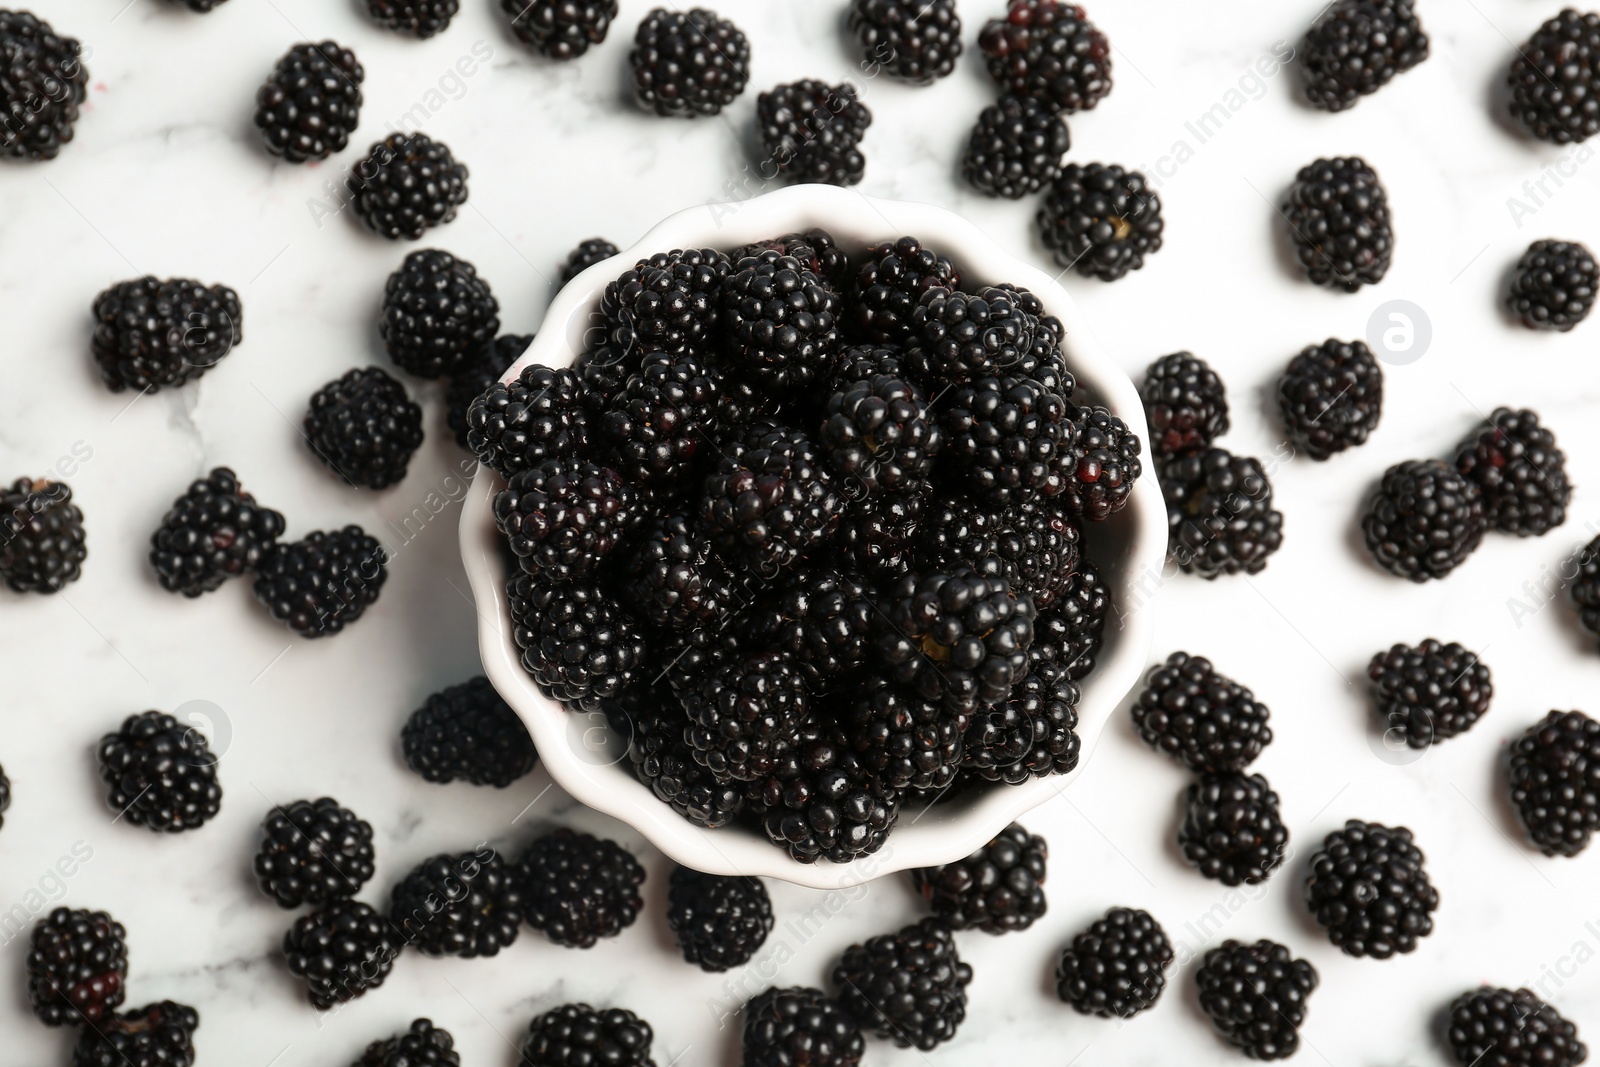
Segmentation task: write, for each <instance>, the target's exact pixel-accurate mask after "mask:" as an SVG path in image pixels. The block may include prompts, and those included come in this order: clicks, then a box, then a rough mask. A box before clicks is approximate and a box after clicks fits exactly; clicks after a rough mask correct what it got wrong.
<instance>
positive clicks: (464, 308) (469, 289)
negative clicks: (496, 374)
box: [379, 248, 500, 378]
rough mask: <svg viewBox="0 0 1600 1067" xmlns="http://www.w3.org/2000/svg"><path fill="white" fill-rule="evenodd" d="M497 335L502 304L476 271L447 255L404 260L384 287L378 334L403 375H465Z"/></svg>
mask: <svg viewBox="0 0 1600 1067" xmlns="http://www.w3.org/2000/svg"><path fill="white" fill-rule="evenodd" d="M499 329H500V303H499V301H497V300H496V299H495V298H494V294H493V293H492V292H490V290H489V283H488V282H486V281H484V280H483V279H482V278H480V277H479V276H478V271H477V268H476V267H474V266H473V265H472V264H471V263H468V262H467V261H466V260H464V259H457V258H456V257H455V256H452V255H451V254H450V253H449V252H442V251H440V250H439V249H437V248H427V249H423V250H421V251H417V252H412V253H411V254H409V255H407V256H406V258H405V262H404V263H402V264H401V265H400V269H399V270H397V271H395V272H394V273H393V274H391V275H389V280H388V282H387V284H386V285H385V286H384V293H383V317H382V319H381V320H380V322H379V332H380V333H381V334H382V335H383V346H384V348H385V349H386V350H387V351H388V353H389V358H391V359H393V360H394V361H395V363H396V364H398V365H399V366H400V367H401V368H402V369H404V370H406V371H409V372H410V373H412V374H415V375H417V376H418V377H420V378H443V377H446V376H448V375H451V374H455V373H457V372H458V371H461V370H465V369H466V367H467V366H468V364H469V363H470V362H471V361H472V360H473V359H474V358H475V357H477V356H478V354H479V353H481V352H482V351H483V350H484V349H485V348H486V347H488V346H489V345H492V344H493V343H494V340H495V334H496V333H497V332H498V331H499Z"/></svg>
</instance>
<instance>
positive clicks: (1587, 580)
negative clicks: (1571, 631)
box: [1568, 537, 1600, 636]
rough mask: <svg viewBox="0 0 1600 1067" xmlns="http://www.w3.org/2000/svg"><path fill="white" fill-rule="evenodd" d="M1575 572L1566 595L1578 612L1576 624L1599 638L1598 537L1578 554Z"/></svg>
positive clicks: (1599, 547) (1599, 543)
mask: <svg viewBox="0 0 1600 1067" xmlns="http://www.w3.org/2000/svg"><path fill="white" fill-rule="evenodd" d="M1576 572H1577V573H1575V574H1574V575H1573V576H1572V579H1571V584H1570V586H1569V588H1568V595H1569V596H1571V597H1572V604H1573V607H1575V608H1576V609H1577V611H1578V623H1579V625H1581V626H1582V627H1583V628H1584V630H1585V631H1587V632H1588V633H1589V634H1590V635H1591V636H1600V537H1596V538H1595V539H1594V540H1593V541H1590V542H1589V543H1588V544H1587V545H1585V546H1584V547H1583V549H1582V550H1581V551H1580V552H1579V553H1578V555H1577V559H1576Z"/></svg>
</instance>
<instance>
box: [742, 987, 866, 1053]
mask: <svg viewBox="0 0 1600 1067" xmlns="http://www.w3.org/2000/svg"><path fill="white" fill-rule="evenodd" d="M740 1045H741V1047H742V1050H743V1059H742V1061H741V1062H742V1064H743V1067H798V1065H800V1064H804V1065H805V1067H857V1065H858V1064H859V1063H860V1062H861V1056H862V1053H863V1052H865V1051H866V1042H865V1041H863V1040H862V1037H861V1030H860V1028H859V1027H858V1025H857V1024H856V1020H855V1019H854V1018H852V1017H851V1015H850V1014H849V1013H848V1012H846V1011H845V1010H844V1009H843V1008H841V1007H840V1006H839V1005H838V1003H837V1002H835V1001H833V1000H830V999H829V998H828V995H827V994H826V993H824V992H823V991H822V990H820V989H806V988H804V987H801V986H792V987H790V988H788V989H768V990H766V991H765V992H763V993H760V994H758V995H757V996H755V997H753V998H751V1000H750V1001H749V1002H748V1003H747V1004H745V1006H744V1033H743V1035H742V1038H741V1041H740Z"/></svg>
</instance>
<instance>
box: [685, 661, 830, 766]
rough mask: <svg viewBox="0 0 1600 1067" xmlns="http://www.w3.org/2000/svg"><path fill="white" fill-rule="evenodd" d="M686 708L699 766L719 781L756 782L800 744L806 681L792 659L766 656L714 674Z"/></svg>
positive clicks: (700, 684) (691, 691)
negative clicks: (786, 753) (787, 752)
mask: <svg viewBox="0 0 1600 1067" xmlns="http://www.w3.org/2000/svg"><path fill="white" fill-rule="evenodd" d="M683 706H684V710H685V711H686V712H687V713H688V716H689V725H688V727H687V733H686V734H685V735H684V737H685V739H686V740H687V741H688V742H689V744H690V746H691V747H693V749H694V759H695V762H696V763H699V764H700V765H701V766H703V767H705V768H706V769H707V770H709V771H710V772H711V774H712V777H714V778H715V779H716V780H718V781H728V780H736V781H741V782H753V781H757V780H759V779H761V778H764V777H765V776H767V775H768V774H771V773H772V770H773V768H774V766H775V765H776V763H777V761H778V760H779V759H781V758H782V757H783V755H784V753H785V752H786V751H787V750H788V749H790V748H792V747H793V746H794V745H796V744H798V743H799V739H800V733H801V729H802V727H803V726H804V724H805V723H806V721H807V696H806V685H805V676H804V675H802V674H801V673H800V668H799V667H798V666H796V665H795V662H794V660H793V659H792V658H791V657H789V656H787V655H785V654H783V653H781V652H760V653H756V654H755V655H752V656H748V657H745V658H743V659H739V660H735V661H733V662H731V663H728V664H725V665H724V666H722V667H719V668H717V669H716V670H713V671H711V672H710V673H708V674H707V675H706V676H705V677H703V678H701V679H700V680H699V682H698V684H696V685H695V686H694V687H692V688H691V689H689V690H688V691H686V692H685V693H684V694H683Z"/></svg>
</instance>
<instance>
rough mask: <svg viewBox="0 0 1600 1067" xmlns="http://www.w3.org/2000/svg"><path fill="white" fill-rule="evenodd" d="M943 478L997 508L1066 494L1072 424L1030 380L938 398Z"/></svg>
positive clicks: (1060, 404) (982, 383)
mask: <svg viewBox="0 0 1600 1067" xmlns="http://www.w3.org/2000/svg"><path fill="white" fill-rule="evenodd" d="M939 426H940V427H941V429H942V430H943V433H944V441H943V445H944V463H943V464H942V466H943V468H944V470H943V473H945V474H946V475H947V476H951V477H953V479H954V481H955V482H956V484H957V485H959V486H960V488H962V489H963V490H965V491H966V492H967V493H968V494H969V495H971V496H972V497H974V498H975V499H978V500H982V501H985V502H988V503H992V504H996V505H1000V506H1002V507H1005V506H1010V505H1022V504H1028V503H1030V502H1032V501H1034V500H1036V499H1037V498H1039V497H1056V496H1060V495H1061V494H1062V493H1063V492H1065V491H1066V483H1067V477H1066V474H1065V470H1066V469H1070V468H1071V467H1072V465H1073V462H1074V458H1075V457H1074V455H1073V448H1074V446H1075V445H1076V443H1077V433H1076V429H1077V428H1076V427H1075V426H1074V425H1073V423H1072V422H1071V421H1070V419H1069V418H1068V411H1067V405H1066V402H1065V401H1063V400H1062V399H1061V397H1059V396H1058V395H1056V394H1055V393H1052V392H1050V391H1049V390H1048V389H1046V388H1045V387H1044V386H1043V385H1041V384H1040V383H1038V382H1036V381H1034V380H1033V379H1032V378H1018V377H1011V376H1007V377H1003V378H979V379H977V380H976V381H972V382H969V383H968V384H966V385H962V386H957V387H955V388H952V389H950V390H949V391H947V392H946V393H945V394H944V395H943V396H942V397H941V398H940V400H939Z"/></svg>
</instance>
